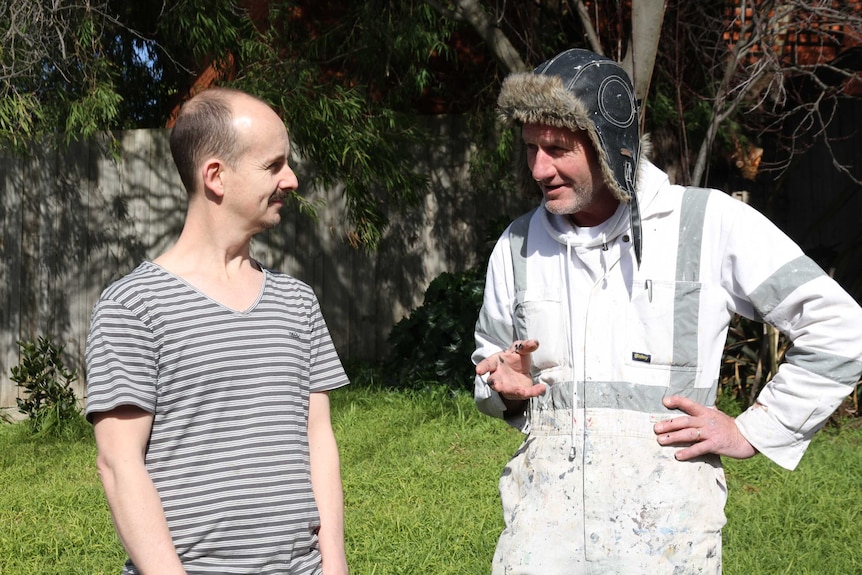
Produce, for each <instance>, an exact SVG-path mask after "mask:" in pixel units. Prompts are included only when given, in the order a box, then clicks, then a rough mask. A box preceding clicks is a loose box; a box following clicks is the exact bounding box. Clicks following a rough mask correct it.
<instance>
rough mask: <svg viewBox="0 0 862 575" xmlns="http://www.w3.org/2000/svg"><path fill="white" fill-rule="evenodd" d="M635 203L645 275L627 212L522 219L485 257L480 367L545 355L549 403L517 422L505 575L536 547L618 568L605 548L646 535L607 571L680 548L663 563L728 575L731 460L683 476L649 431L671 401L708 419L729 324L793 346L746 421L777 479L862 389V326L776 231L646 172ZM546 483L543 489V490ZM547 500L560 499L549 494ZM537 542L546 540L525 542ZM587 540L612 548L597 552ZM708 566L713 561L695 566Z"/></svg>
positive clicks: (847, 303) (537, 362)
mask: <svg viewBox="0 0 862 575" xmlns="http://www.w3.org/2000/svg"><path fill="white" fill-rule="evenodd" d="M638 197H639V199H640V206H641V211H642V214H641V215H642V222H643V260H642V262H641V265H640V266H639V267H638V265H637V264H636V262H635V259H634V253H633V249H632V247H631V242H630V237H629V235H628V234H629V233H630V232H629V224H628V222H629V218H628V208H627V207H626V206H622V205H621V206H620V208H619V209H618V211H617V213H616V214H615V215H614V216H613V217H612V218H611V219H610V220H609V221H608V222H606V223H604V224H602V225H601V226H597V227H595V228H582V229H577V228H574V227H572V226H571V225H570V224H569V223H568V220H567V219H566V218H563V217H559V216H555V215H552V214H550V213H548V212H547V211H546V210H544V209H543V208H539V209H537V210H535V211H534V212H531V214H529V215H527V216H525V217H523V218H522V219H520V220H516V222H514V223H513V224H512V225H511V226H510V227H509V229H507V231H506V232H504V234H503V236H502V237H501V238H500V240H499V241H498V243H497V246H496V247H495V249H494V251H493V253H492V255H491V259H490V262H489V268H488V276H487V282H486V286H485V296H484V303H483V307H482V310H481V312H480V317H479V321H478V322H477V326H476V343H477V349H476V351H475V352H474V355H473V361H474V363H478V362H479V361H480V360H481V359H483V358H485V357H488V356H489V355H491V354H493V353H495V352H497V351H500V350H502V349H505V348H506V347H508V346H509V344H510V343H511V342H512V341H514V340H515V339H537V340H538V341H539V344H540V345H539V349H538V350H537V351H536V352H535V353H534V354H533V369H532V375H533V378H534V380H535V381H538V382H542V383H545V384H547V385H548V386H549V387H548V391H547V392H546V393H545V394H544V395H543V396H541V397H539V398H536V399H534V400H532V401H531V402H530V405H529V409H528V411H527V412H526V413H524V414H523V416H517V415H516V416H515V417H511V418H510V419H509V422H510V423H511V424H512V425H515V426H516V427H519V428H520V429H522V430H523V431H524V432H525V433H529V436H528V438H527V440H526V441H525V443H524V446H523V447H522V449H521V450H519V452H518V453H517V454H516V455H515V458H513V460H512V461H511V462H510V463H509V465H508V466H507V468H506V471H505V472H504V477H503V478H502V479H501V495H502V497H503V505H504V512H505V515H506V520H507V529H506V531H504V534H503V536H502V537H501V540H500V543H499V544H498V549H497V557H496V558H495V568H496V569H503V568H504V567H505V568H506V569H508V570H507V571H505V572H506V573H512V574H515V573H533V572H536V573H539V572H542V570H541V569H538V568H537V569H536V570H535V571H531V570H529V569H526V568H525V570H520V571H519V570H517V569H516V568H515V567H513V566H514V565H520V564H521V562H519V561H517V560H514V559H513V557H515V556H517V557H522V558H523V554H524V553H528V554H529V555H530V556H531V557H534V558H535V556H536V555H537V554H535V553H533V552H532V551H531V548H530V546H531V545H533V543H531V541H534V543H535V545H538V546H539V547H541V548H543V549H544V551H543V552H542V553H541V554H542V555H543V556H545V557H546V558H547V557H548V556H549V553H550V555H551V556H554V555H555V553H557V552H558V550H557V548H558V547H560V546H563V547H567V550H566V552H565V556H564V557H562V558H560V559H559V561H565V562H566V564H570V563H571V562H572V561H574V560H576V559H577V558H578V557H582V558H585V559H583V560H585V561H587V562H588V563H593V564H594V565H599V564H604V563H601V562H602V561H610V560H612V559H609V558H613V557H619V553H620V551H619V549H618V548H617V547H616V545H614V544H612V542H611V541H610V539H613V538H617V539H618V538H619V537H620V536H624V537H630V536H629V535H626V534H627V533H632V532H638V530H639V529H644V530H645V531H642V533H646V534H653V535H654V534H655V533H658V532H664V533H665V534H666V535H667V536H666V537H659V538H658V539H656V540H652V539H650V538H649V537H647V539H649V541H650V542H649V543H648V544H647V543H644V542H643V541H640V543H643V545H640V543H637V545H640V547H638V548H637V549H636V550H632V551H631V552H630V553H629V552H626V553H625V554H624V555H630V559H631V561H633V562H630V563H626V562H625V561H628V559H626V560H623V563H620V564H617V565H616V566H615V567H614V569H617V568H619V569H623V571H622V572H636V571H634V570H632V569H635V570H637V569H658V571H643V572H663V571H662V569H663V568H664V567H667V565H666V564H662V563H661V562H659V563H650V561H651V560H650V559H646V558H647V557H651V556H654V555H655V554H656V552H657V551H656V550H662V549H664V550H665V551H666V550H667V548H668V546H670V547H673V548H674V549H676V546H678V545H681V544H682V545H683V546H687V547H688V549H689V552H688V553H687V554H684V555H685V557H683V556H681V555H674V558H673V559H671V560H670V561H671V563H670V564H673V565H675V566H680V565H683V566H684V567H685V569H688V568H690V567H692V566H696V567H697V568H698V569H704V570H705V571H704V572H712V571H711V570H712V569H715V568H717V569H718V570H717V571H715V572H716V573H718V572H720V529H721V526H722V525H723V524H724V516H723V509H722V508H723V505H724V481H723V473H722V472H721V466H720V461H719V459H718V458H717V457H707V458H701V459H700V460H699V461H697V462H688V463H681V462H677V461H676V460H675V459H673V452H674V451H676V450H678V449H679V447H678V446H677V447H666V448H664V447H660V446H658V444H657V441H656V437H655V435H654V434H653V433H652V425H653V424H654V423H655V422H656V421H658V420H660V419H663V418H668V417H671V416H673V415H674V413H671V412H670V411H669V410H667V409H666V408H664V407H663V406H662V403H661V400H662V398H663V397H665V396H668V395H683V396H687V397H690V398H692V399H694V400H696V401H698V402H699V403H702V404H705V405H708V406H712V405H713V404H714V401H715V396H716V390H717V382H718V375H719V368H720V363H721V361H722V352H723V347H724V343H725V338H726V334H727V328H728V324H729V322H730V320H731V318H732V317H733V314H734V313H739V314H741V315H743V316H745V317H748V318H752V319H760V320H763V321H766V322H768V323H770V324H772V325H774V326H775V327H776V328H777V329H779V330H780V331H781V332H782V333H784V334H786V335H787V336H788V337H789V338H790V339H791V340H792V341H793V347H792V348H791V349H790V350H789V351H788V353H787V355H786V362H785V363H784V364H783V365H782V366H781V367H780V369H779V371H778V374H777V375H776V376H775V378H774V379H773V380H772V381H771V382H769V383H768V384H767V385H766V386H765V387H764V389H763V390H762V392H761V393H760V395H759V397H758V403H759V405H758V406H757V407H752V408H750V409H748V410H747V411H746V412H745V413H743V414H742V415H741V416H739V417H738V418H737V425H738V426H739V428H740V431H741V432H742V434H743V435H744V436H745V437H746V439H748V440H749V442H751V444H752V445H754V447H756V448H757V449H758V450H759V451H760V452H761V453H763V454H764V455H766V456H767V457H769V458H770V459H772V460H773V461H775V462H776V463H778V464H779V465H781V466H783V467H786V468H788V469H792V468H794V467H795V466H796V465H797V464H798V462H799V460H800V458H801V457H802V455H803V453H804V451H805V449H806V447H807V446H808V444H809V442H810V441H811V438H812V436H813V434H814V433H815V432H816V431H817V430H818V429H819V428H820V427H821V426H822V425H823V423H824V422H825V421H826V419H827V418H828V417H829V415H830V414H831V413H832V412H833V411H834V410H835V409H836V408H837V407H838V405H839V404H840V403H841V401H842V400H843V399H844V397H846V396H847V395H848V394H849V393H850V392H851V391H852V390H853V385H854V384H855V383H856V382H857V381H858V379H859V375H860V373H862V309H860V307H859V306H858V304H857V303H856V302H855V301H854V300H853V299H852V298H851V297H850V296H849V295H848V294H847V293H846V292H845V291H844V290H843V289H841V288H840V287H839V286H838V285H837V284H836V283H835V282H834V281H833V280H832V279H831V278H829V277H828V276H827V275H826V274H825V273H824V272H823V271H822V270H821V269H820V268H819V267H818V266H817V265H816V264H815V263H814V262H813V261H812V260H810V259H809V258H808V257H806V256H805V255H804V254H803V253H802V251H801V250H800V248H799V247H798V246H797V245H796V244H795V243H793V242H792V241H791V240H790V239H789V238H788V237H787V236H786V235H785V234H784V233H782V232H781V231H780V230H778V228H777V227H776V226H775V225H773V224H772V223H771V222H770V221H769V220H767V219H766V218H765V217H763V216H762V215H761V214H759V213H758V212H757V211H755V210H753V209H752V208H750V207H749V206H747V205H745V204H744V203H742V202H739V201H737V200H735V199H733V198H731V197H730V196H728V195H727V194H724V193H722V192H720V191H716V190H703V189H696V188H682V187H680V186H674V185H671V184H670V183H669V182H668V180H667V176H666V175H665V174H664V173H663V172H661V171H660V170H659V169H658V168H656V167H655V166H653V165H651V164H649V163H645V165H643V166H642V168H641V173H640V174H639V178H638ZM513 254H514V255H513ZM516 270H517V271H516ZM475 397H476V401H477V405H478V406H479V408H480V409H481V410H482V411H483V412H485V413H488V414H490V415H494V416H497V417H502V416H503V412H504V407H503V403H502V401H501V399H500V398H499V396H498V395H497V394H496V392H494V391H493V390H491V389H490V388H489V387H488V386H487V385H486V383H485V382H484V381H483V379H482V378H477V379H476V382H475ZM675 413H678V412H675ZM630 441H634V443H630ZM598 445H603V446H604V447H603V448H602V449H601V450H600V449H599V448H598ZM632 452H635V453H632ZM615 458H616V459H617V460H619V458H623V460H624V461H628V463H627V464H626V465H625V466H624V469H622V470H616V471H614V469H611V468H614V467H615V466H616V465H617V463H618V462H615V461H614V459H615ZM540 462H541V463H540ZM539 468H542V469H544V472H547V473H548V474H549V475H548V476H547V479H548V482H547V483H548V485H546V486H544V487H542V486H540V485H539V483H540V480H539V478H540V477H542V474H541V473H539V472H538V469H539ZM591 470H594V471H595V474H592V471H591ZM643 470H645V471H643ZM640 471H643V472H644V473H645V474H646V475H642V474H641V473H640ZM544 472H543V473H544ZM619 473H622V475H623V476H622V477H620V476H619ZM655 473H658V474H659V475H661V476H662V480H661V481H656V479H655V477H651V476H650V474H655ZM695 475H697V476H698V477H699V479H698V480H696V481H695V480H692V477H693V476H695ZM554 476H556V477H558V478H559V477H561V476H564V477H566V479H565V480H561V479H557V480H554V479H553V478H552V477H554ZM554 483H563V485H562V486H554V487H549V486H550V485H552V484H554ZM659 483H660V484H661V485H660V486H658V484H659ZM612 484H613V485H614V488H613V489H611V488H610V487H609V485H612ZM591 485H592V487H591ZM547 489H550V491H547ZM506 490H509V491H510V493H508V494H507V493H506ZM512 490H514V491H512ZM543 490H544V491H543ZM615 490H617V495H618V496H615V497H612V498H611V499H615V500H611V501H607V502H606V503H605V504H601V505H599V507H598V508H597V509H596V510H594V511H595V512H596V516H595V517H596V520H595V522H591V521H590V520H589V518H588V517H589V514H590V510H589V509H590V505H593V504H594V502H598V501H600V500H602V499H603V498H606V497H610V495H609V493H610V492H611V491H615ZM653 494H655V495H653ZM560 498H565V499H574V500H579V501H576V502H575V503H572V504H571V506H569V504H566V510H565V511H561V512H560V513H561V515H560V516H559V517H558V519H559V525H558V526H557V529H559V530H561V531H562V532H566V533H567V535H566V536H565V537H563V538H562V539H560V540H559V541H557V540H556V539H555V536H552V535H550V534H549V531H553V530H552V529H550V528H548V527H547V525H548V521H549V516H548V513H547V512H548V509H549V508H548V505H550V504H551V502H552V501H555V500H558V499H560ZM621 498H622V499H624V500H625V501H621V500H620V499H621ZM665 499H670V500H671V501H673V507H674V508H672V509H668V508H667V505H666V504H663V503H662V501H663V500H665ZM585 502H588V504H587V503H585ZM559 504H560V503H559V501H556V502H555V503H554V505H559ZM650 506H652V511H649V512H646V511H644V510H645V509H646V508H647V507H650ZM536 508H538V509H536ZM532 514H535V516H532ZM620 514H623V515H626V516H627V517H628V519H627V520H623V519H621V518H620V517H619V515H620ZM639 514H640V515H639ZM551 515H553V516H555V517H556V514H555V513H551ZM638 517H640V519H639V518H638ZM687 517H688V518H689V519H691V517H695V518H696V519H695V520H692V521H688V520H687V519H686V518H687ZM687 521H688V522H687ZM536 523H539V524H540V525H537V524H536ZM552 523H553V521H552ZM647 524H649V525H651V527H647ZM573 525H574V526H577V528H576V529H575V531H578V532H579V533H580V535H579V536H578V537H576V538H575V539H572V537H573V534H572V532H571V526H573ZM638 525H641V526H642V527H640V528H639V527H637V526H638ZM692 525H694V526H695V529H694V530H695V531H698V532H699V533H700V535H698V536H690V537H689V536H687V538H686V539H685V540H684V541H682V540H680V539H679V538H680V537H681V535H680V533H681V532H682V531H680V530H683V531H684V532H685V533H689V534H691V532H692ZM543 526H544V527H543ZM567 526H569V527H567ZM622 526H625V527H622ZM526 531H534V532H535V531H538V534H537V535H536V537H535V538H533V537H525V536H524V534H525V532H526ZM584 531H586V532H587V534H586V535H584V533H583V532H584ZM590 532H594V533H596V534H597V535H596V537H597V538H598V539H604V540H603V541H602V543H595V544H594V541H593V540H592V539H591V537H590V535H589V533H590ZM621 534H622V535H621ZM650 536H652V535H650ZM636 539H642V538H636ZM692 541H694V543H692ZM575 548H577V552H575V551H573V549H575ZM552 551H553V552H552ZM573 553H574V555H572V554H573ZM710 553H711V554H712V555H713V556H715V555H717V556H718V559H717V562H715V561H713V562H712V563H710V562H709V561H707V562H706V563H704V562H703V561H700V562H697V561H699V560H698V559H697V558H698V557H700V556H702V555H704V554H710ZM665 554H666V553H665ZM659 555H661V553H659ZM672 555H673V554H672ZM692 557H693V558H695V559H694V560H695V561H696V562H695V563H690V562H688V561H690V560H692V559H691V558H692ZM533 561H535V559H533ZM533 565H534V567H535V563H534V564H533ZM554 565H555V563H554V560H553V559H547V562H543V563H542V569H551V571H545V572H553V569H554ZM609 568H610V567H609ZM495 572H498V571H495ZM499 572H500V573H502V572H503V571H499ZM573 572H575V573H576V572H578V571H573ZM686 572H689V571H686Z"/></svg>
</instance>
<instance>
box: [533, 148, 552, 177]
mask: <svg viewBox="0 0 862 575" xmlns="http://www.w3.org/2000/svg"><path fill="white" fill-rule="evenodd" d="M531 171H532V173H533V179H534V180H536V181H537V182H540V181H542V180H547V179H550V178H552V177H554V163H553V162H552V161H551V157H550V156H549V155H548V154H546V153H545V152H543V151H542V150H538V151H536V156H535V158H534V159H533V167H532V170H531Z"/></svg>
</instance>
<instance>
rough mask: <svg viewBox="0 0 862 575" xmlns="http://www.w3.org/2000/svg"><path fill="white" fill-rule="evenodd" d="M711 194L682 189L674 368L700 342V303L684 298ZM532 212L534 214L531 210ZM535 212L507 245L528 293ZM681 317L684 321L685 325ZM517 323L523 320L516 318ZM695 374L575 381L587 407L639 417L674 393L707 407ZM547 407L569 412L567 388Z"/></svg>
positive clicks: (692, 361) (518, 224)
mask: <svg viewBox="0 0 862 575" xmlns="http://www.w3.org/2000/svg"><path fill="white" fill-rule="evenodd" d="M708 198H709V191H708V190H704V189H701V188H693V187H692V188H686V191H685V193H684V196H683V200H682V206H681V210H680V224H679V225H680V230H679V234H678V237H679V238H680V239H679V245H678V246H677V265H676V280H677V282H678V284H679V286H678V288H677V292H676V294H675V297H674V330H673V333H674V341H673V350H674V352H673V353H674V364H676V365H688V366H692V367H694V366H696V365H697V356H698V343H697V342H698V340H697V323H698V322H697V321H692V320H693V319H694V320H697V319H698V318H699V315H700V314H699V309H698V308H699V305H700V299H699V298H697V297H687V294H689V289H687V287H686V286H687V285H690V284H694V283H697V282H698V281H699V279H700V258H701V250H702V246H703V225H704V219H705V216H706V204H707V201H708ZM534 211H535V210H534ZM532 215H533V212H530V213H529V214H525V215H524V216H521V217H520V218H518V219H517V220H515V221H514V222H513V223H512V225H511V227H510V231H509V245H510V247H511V253H512V266H513V274H514V282H515V290H516V291H524V290H526V288H527V274H526V267H527V262H526V257H527V249H528V238H527V236H528V231H529V223H530V220H531V218H532ZM683 318H684V320H683ZM515 321H522V319H521V320H519V319H518V318H516V319H515ZM493 324H494V322H492V321H489V320H487V318H485V319H483V318H481V317H480V321H479V326H480V328H490V329H491V330H492V331H491V332H486V333H490V334H491V335H493V336H495V337H500V338H501V340H503V339H502V336H503V334H502V333H501V332H502V331H503V330H502V329H496V330H494V328H495V327H497V328H500V327H502V326H496V325H493ZM694 377H695V371H694V370H673V371H671V381H670V382H669V385H670V388H669V389H667V388H664V387H656V386H647V385H639V384H638V383H636V382H629V381H604V382H600V381H591V382H590V384H589V385H588V386H584V383H583V382H578V390H577V391H578V397H581V398H582V399H583V401H584V404H585V405H586V406H587V407H590V408H617V409H629V410H633V411H641V412H647V413H651V412H657V411H663V410H664V408H663V406H662V403H661V400H662V398H663V397H665V396H667V395H669V394H670V393H671V392H672V391H674V390H676V391H681V390H683V389H684V390H685V395H686V396H687V397H690V398H691V399H693V400H695V401H697V402H699V403H703V404H707V405H709V404H711V403H712V402H713V401H714V399H715V397H714V391H713V390H712V389H711V388H703V389H702V388H693V386H692V383H693V378H694ZM554 387H555V388H558V389H553V390H552V392H551V395H552V397H551V398H548V399H549V401H550V403H551V404H552V405H554V406H557V407H563V408H570V407H571V399H570V398H571V384H563V385H559V386H554Z"/></svg>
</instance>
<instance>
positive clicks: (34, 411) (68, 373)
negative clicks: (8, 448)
mask: <svg viewBox="0 0 862 575" xmlns="http://www.w3.org/2000/svg"><path fill="white" fill-rule="evenodd" d="M18 347H19V349H20V352H21V360H20V362H19V364H18V365H17V366H14V367H12V377H11V379H12V381H14V382H15V385H17V386H18V387H20V388H22V389H23V390H24V394H25V397H24V398H20V397H19V398H17V399H16V401H17V403H18V410H19V411H20V412H21V413H23V414H25V415H26V416H27V417H28V419H27V424H28V425H29V427H30V429H31V431H32V432H33V433H34V434H36V435H40V436H62V435H79V434H81V433H83V432H84V431H85V430H86V429H87V424H86V422H85V421H84V418H83V416H82V415H81V411H80V409H79V407H78V401H77V398H76V397H75V392H74V390H73V389H72V387H71V384H72V383H73V382H74V381H76V380H77V379H78V373H77V370H74V369H73V370H70V369H68V368H67V367H66V365H65V364H64V363H63V357H62V354H63V348H64V346H62V345H57V344H55V343H54V341H53V340H52V339H51V338H50V337H42V336H40V337H39V338H38V340H37V341H35V342H34V341H19V342H18Z"/></svg>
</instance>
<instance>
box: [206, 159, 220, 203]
mask: <svg viewBox="0 0 862 575" xmlns="http://www.w3.org/2000/svg"><path fill="white" fill-rule="evenodd" d="M223 170H224V164H222V163H221V161H219V160H217V159H215V158H211V159H209V160H207V161H206V162H204V165H203V167H202V168H201V173H202V174H203V180H204V190H206V191H207V192H208V193H212V194H214V195H216V196H218V197H222V196H223V195H224V183H223V182H222V178H221V175H222V171H223Z"/></svg>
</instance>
